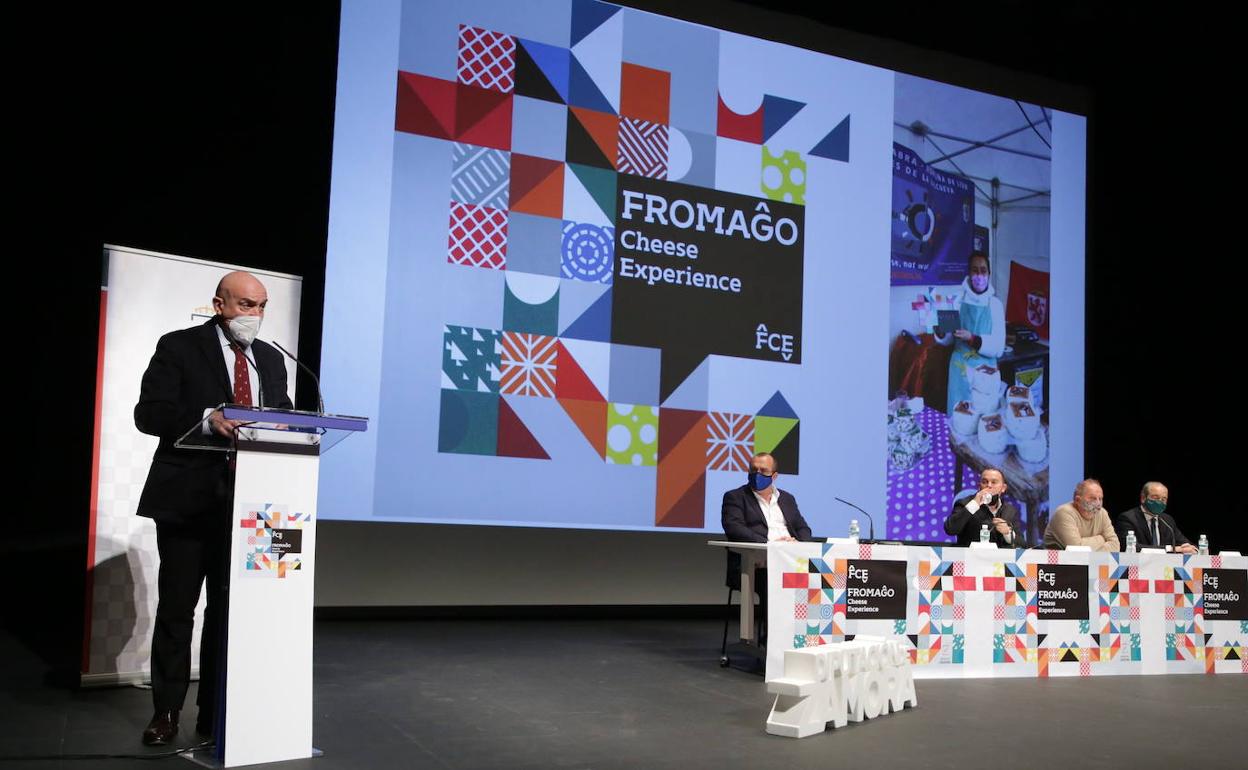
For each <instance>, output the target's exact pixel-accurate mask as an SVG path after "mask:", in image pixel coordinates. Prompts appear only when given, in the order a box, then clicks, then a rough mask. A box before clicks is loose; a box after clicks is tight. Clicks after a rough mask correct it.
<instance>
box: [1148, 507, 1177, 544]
mask: <svg viewBox="0 0 1248 770" xmlns="http://www.w3.org/2000/svg"><path fill="white" fill-rule="evenodd" d="M1154 518H1155V519H1157V521H1160V522H1161V523H1162V524H1165V525H1166V529H1168V530H1170V545H1168V546H1165V548H1166V549H1167V550H1169V551H1173V550H1174V549H1175V548H1177V547H1178V545H1179V543H1178V537H1176V536H1175V534H1174V527H1172V526H1170V522H1168V521H1166V520H1165V518H1163V517H1162V516H1161V515H1157V516H1155V517H1154ZM1158 545H1161V543H1158Z"/></svg>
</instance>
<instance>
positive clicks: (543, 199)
mask: <svg viewBox="0 0 1248 770" xmlns="http://www.w3.org/2000/svg"><path fill="white" fill-rule="evenodd" d="M510 205H511V210H512V211H520V212H523V213H525V214H537V215H538V216H543V217H552V218H554V219H560V218H562V217H563V163H562V162H560V161H557V160H548V159H546V158H534V157H531V156H529V155H518V154H512V156H511V204H510Z"/></svg>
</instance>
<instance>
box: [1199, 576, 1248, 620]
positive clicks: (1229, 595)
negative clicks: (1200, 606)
mask: <svg viewBox="0 0 1248 770" xmlns="http://www.w3.org/2000/svg"><path fill="white" fill-rule="evenodd" d="M1200 584H1201V590H1202V591H1203V592H1204V595H1205V596H1204V598H1205V620H1248V599H1245V597H1248V570H1242V569H1206V570H1204V571H1203V574H1202V575H1201V578H1200Z"/></svg>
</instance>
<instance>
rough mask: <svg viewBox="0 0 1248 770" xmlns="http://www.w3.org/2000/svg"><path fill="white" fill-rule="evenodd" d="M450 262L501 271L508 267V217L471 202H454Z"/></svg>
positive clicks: (501, 212)
mask: <svg viewBox="0 0 1248 770" xmlns="http://www.w3.org/2000/svg"><path fill="white" fill-rule="evenodd" d="M448 230H449V234H450V239H449V241H448V244H447V256H446V259H447V261H448V262H450V263H452V264H456V265H467V266H469V267H488V268H493V269H496V270H502V269H504V268H505V267H506V265H507V214H506V212H504V211H499V210H497V209H491V208H486V207H484V206H474V205H472V204H468V203H459V202H453V203H451V223H450V227H449V228H448Z"/></svg>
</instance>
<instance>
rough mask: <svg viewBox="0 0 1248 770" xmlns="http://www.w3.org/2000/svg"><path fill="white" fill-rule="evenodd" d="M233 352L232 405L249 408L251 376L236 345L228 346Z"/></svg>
mask: <svg viewBox="0 0 1248 770" xmlns="http://www.w3.org/2000/svg"><path fill="white" fill-rule="evenodd" d="M230 347H231V348H232V349H233V350H234V403H236V404H241V405H242V406H251V374H250V372H248V371H247V359H246V358H245V357H244V356H243V350H242V348H240V347H239V346H238V345H230Z"/></svg>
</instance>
